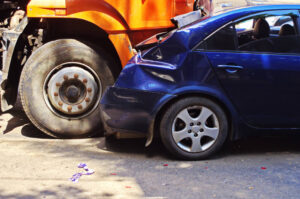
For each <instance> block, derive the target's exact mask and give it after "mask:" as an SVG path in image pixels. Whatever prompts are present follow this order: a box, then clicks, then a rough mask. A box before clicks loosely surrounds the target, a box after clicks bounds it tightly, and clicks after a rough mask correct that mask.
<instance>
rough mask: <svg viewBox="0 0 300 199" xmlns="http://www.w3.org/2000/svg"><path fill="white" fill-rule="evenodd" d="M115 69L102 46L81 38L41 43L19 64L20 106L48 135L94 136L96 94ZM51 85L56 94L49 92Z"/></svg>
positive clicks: (97, 111) (97, 117)
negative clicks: (41, 44)
mask: <svg viewBox="0 0 300 199" xmlns="http://www.w3.org/2000/svg"><path fill="white" fill-rule="evenodd" d="M117 68H118V65H117V64H116V63H115V62H114V60H113V59H112V58H111V57H110V56H109V55H108V54H107V53H106V52H105V51H104V50H102V49H99V48H95V47H93V46H92V45H90V44H88V43H86V42H81V41H78V40H75V39H59V40H55V41H51V42H49V43H46V44H45V45H43V46H42V47H40V48H39V49H37V50H36V51H35V52H34V53H33V54H32V55H31V56H30V57H29V59H28V61H27V62H26V64H25V66H24V68H23V71H22V74H21V78H20V85H19V88H20V97H21V102H22V106H23V109H24V111H25V113H26V115H27V116H28V118H29V119H30V121H31V122H32V123H33V124H34V125H35V126H36V127H37V128H38V129H40V130H41V131H43V132H44V133H46V134H48V135H50V136H52V137H57V138H81V137H88V136H93V135H95V134H98V133H99V131H101V130H102V128H103V125H102V121H101V115H100V105H99V103H100V97H101V95H102V93H103V92H104V90H105V88H106V87H107V86H109V85H112V84H113V83H114V81H115V77H116V75H117V74H114V73H113V70H116V69H117ZM72 73H74V75H73V74H72ZM64 74H66V75H64ZM68 75H69V76H68ZM70 75H71V76H70ZM62 76H63V78H65V79H62V80H61V78H62ZM55 78H56V79H55ZM55 80H57V81H59V82H56V84H57V85H56V86H58V85H59V86H58V88H55V86H54V85H53V84H54V83H55ZM61 82H62V83H61ZM88 86H91V87H90V88H87V87H88ZM62 87H64V88H62ZM50 88H51V89H54V90H55V89H57V92H54V94H53V93H51V92H52V90H51V89H50ZM92 88H93V89H92ZM89 89H90V90H91V91H90V90H89ZM89 92H90V93H89ZM52 95H54V96H52ZM71 99H72V100H73V101H72V102H70V101H71ZM76 100H77V101H76ZM65 101H66V102H65ZM57 103H58V104H57ZM79 103H81V104H79ZM61 104H62V105H61ZM60 105H61V107H60ZM70 107H71V108H70ZM70 109H71V110H70ZM75 109H76V110H75ZM66 110H68V111H66Z"/></svg>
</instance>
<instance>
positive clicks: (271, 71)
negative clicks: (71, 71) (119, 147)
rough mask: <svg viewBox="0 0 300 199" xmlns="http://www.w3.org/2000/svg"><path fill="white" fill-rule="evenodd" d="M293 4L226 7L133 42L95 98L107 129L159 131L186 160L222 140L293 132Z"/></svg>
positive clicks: (296, 21)
mask: <svg viewBox="0 0 300 199" xmlns="http://www.w3.org/2000/svg"><path fill="white" fill-rule="evenodd" d="M299 10H300V5H268V6H254V7H245V8H239V9H232V10H227V11H225V12H220V13H215V14H213V15H212V16H209V17H204V18H202V19H200V20H197V21H194V22H193V23H191V24H188V25H186V26H184V27H181V28H178V29H176V30H173V31H171V32H169V33H164V34H160V35H157V36H155V37H153V38H150V39H149V40H147V41H145V42H144V43H142V44H140V45H139V46H137V49H140V53H138V54H137V55H136V56H135V57H133V58H132V59H131V61H130V62H129V63H128V65H127V66H126V67H125V68H124V69H123V71H122V72H121V74H120V76H119V78H118V80H117V81H116V83H115V84H114V86H112V87H109V88H108V89H107V90H106V92H105V95H104V96H103V98H102V101H101V106H102V111H103V113H102V115H103V119H104V121H105V125H106V127H107V131H108V132H131V133H132V132H135V133H137V134H145V135H147V143H146V145H147V146H148V145H149V144H150V143H151V142H152V140H153V137H155V136H157V137H160V138H161V140H162V142H163V144H164V145H165V148H166V149H167V150H168V151H169V152H171V153H172V154H174V155H175V156H176V157H177V158H181V159H189V160H199V159H206V158H209V157H210V156H212V155H213V154H215V153H216V152H217V151H218V150H220V149H221V147H222V146H223V145H224V143H225V141H226V140H236V139H240V138H241V137H243V136H247V135H251V134H260V133H263V132H266V133H267V132H268V133H270V132H271V133H273V134H275V133H276V132H278V133H279V132H289V131H295V132H300V35H299V33H300V30H299V28H300V17H299V15H300V12H299ZM278 19H285V20H286V21H288V23H281V24H279V25H278V23H276V20H277V21H278ZM274 21H275V23H274ZM273 26H276V28H277V29H278V31H272V30H274V27H273ZM278 26H280V28H279V27H278Z"/></svg>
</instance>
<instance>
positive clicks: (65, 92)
mask: <svg viewBox="0 0 300 199" xmlns="http://www.w3.org/2000/svg"><path fill="white" fill-rule="evenodd" d="M95 76H96V75H93V74H92V72H91V71H90V70H89V69H88V67H87V66H85V65H83V64H80V63H67V64H64V65H60V66H58V67H56V69H54V70H53V71H52V72H51V73H50V74H49V75H48V77H47V79H46V84H45V91H46V93H47V94H46V102H47V104H48V105H49V106H50V108H51V110H52V111H54V112H55V113H56V114H59V115H60V116H66V117H70V116H72V117H75V116H76V117H77V116H83V115H86V114H88V113H90V112H91V111H92V110H93V108H94V107H95V106H97V104H98V103H99V99H100V93H101V84H100V80H99V79H97V78H95Z"/></svg>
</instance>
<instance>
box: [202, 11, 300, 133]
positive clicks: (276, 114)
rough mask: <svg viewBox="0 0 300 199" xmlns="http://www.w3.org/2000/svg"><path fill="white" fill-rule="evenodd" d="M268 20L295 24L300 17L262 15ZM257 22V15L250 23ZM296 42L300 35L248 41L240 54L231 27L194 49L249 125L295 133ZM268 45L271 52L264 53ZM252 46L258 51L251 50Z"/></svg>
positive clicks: (299, 47) (299, 109) (299, 87)
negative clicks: (288, 20)
mask: <svg viewBox="0 0 300 199" xmlns="http://www.w3.org/2000/svg"><path fill="white" fill-rule="evenodd" d="M291 13H293V14H291ZM266 14H269V15H285V14H286V15H291V17H292V18H293V19H294V20H295V22H296V18H297V17H298V12H297V14H296V12H292V11H276V12H266V13H264V15H263V16H264V17H266V16H268V15H266ZM260 16H262V15H261V13H260V14H257V16H253V17H260ZM296 27H297V25H296V23H295V28H296ZM264 40H266V41H264ZM299 41H300V38H299V35H293V36H289V38H288V37H285V38H284V37H277V38H276V37H274V38H266V39H260V40H255V41H252V43H251V44H250V45H248V46H251V45H252V47H251V48H249V49H247V48H246V49H239V47H238V46H239V41H238V38H237V34H236V31H235V25H234V24H230V25H228V26H225V27H224V28H222V29H221V30H219V31H218V32H216V33H215V34H214V35H213V36H211V37H210V38H208V39H207V40H206V41H205V42H204V43H203V44H201V45H200V46H199V48H198V49H201V48H202V53H204V54H205V55H206V56H207V58H208V60H209V62H210V64H211V66H212V67H213V69H214V71H215V72H216V74H217V77H218V79H219V81H220V82H221V85H222V86H223V88H224V90H225V92H226V93H227V95H228V96H229V98H230V99H231V100H232V102H233V104H234V105H235V106H236V108H237V110H238V111H239V113H240V115H241V116H242V117H243V119H244V120H245V121H246V122H247V123H248V124H249V125H252V126H254V127H260V128H298V127H300V114H299V113H300V103H299V102H300V42H299ZM269 42H270V43H271V44H269ZM272 42H273V43H272ZM274 42H275V44H274ZM268 45H272V47H270V48H269V49H268ZM246 46H247V45H246ZM253 46H255V47H257V46H261V47H262V48H257V49H255V48H253ZM285 48H286V49H285ZM287 48H288V49H287ZM203 49H206V50H203ZM284 49H285V50H284ZM200 51H201V50H200Z"/></svg>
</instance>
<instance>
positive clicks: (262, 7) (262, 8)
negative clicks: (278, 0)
mask: <svg viewBox="0 0 300 199" xmlns="http://www.w3.org/2000/svg"><path fill="white" fill-rule="evenodd" d="M267 10H300V4H278V5H276V4H272V5H254V6H253V5H251V6H245V7H233V8H229V9H223V10H221V11H217V12H215V13H213V14H212V16H216V15H220V14H231V12H245V11H246V12H251V11H252V12H260V11H267Z"/></svg>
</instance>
